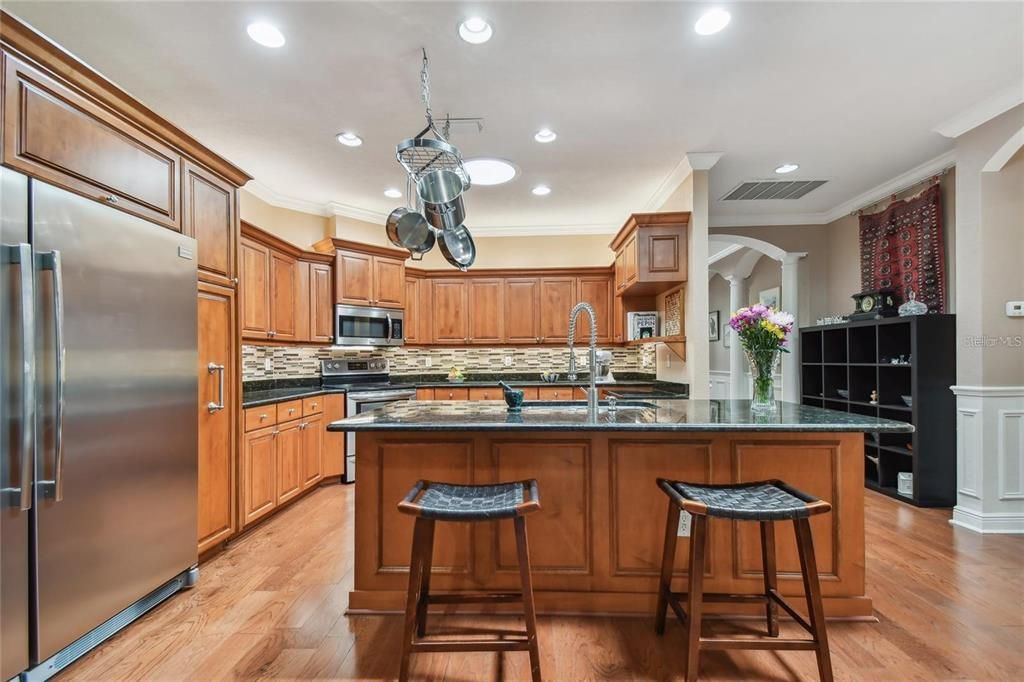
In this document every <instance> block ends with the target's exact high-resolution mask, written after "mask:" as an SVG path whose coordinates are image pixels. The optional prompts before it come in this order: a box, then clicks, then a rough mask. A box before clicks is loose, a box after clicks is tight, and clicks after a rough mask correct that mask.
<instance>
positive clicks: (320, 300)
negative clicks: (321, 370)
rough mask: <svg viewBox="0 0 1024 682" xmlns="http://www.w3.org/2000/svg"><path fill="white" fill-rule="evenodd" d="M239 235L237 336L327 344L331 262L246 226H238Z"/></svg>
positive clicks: (331, 310)
mask: <svg viewBox="0 0 1024 682" xmlns="http://www.w3.org/2000/svg"><path fill="white" fill-rule="evenodd" d="M242 232H243V237H242V240H241V245H240V247H239V249H240V253H241V258H240V262H241V268H240V270H241V283H240V289H241V296H242V336H243V337H244V338H250V339H265V340H272V341H302V342H313V343H331V342H332V341H333V340H334V288H333V281H332V280H333V277H332V268H331V260H332V259H331V258H330V257H329V256H326V255H324V254H320V253H314V252H311V251H302V250H301V249H299V248H297V247H295V246H294V245H292V244H289V243H288V242H285V241H283V240H281V239H279V238H277V237H275V236H274V235H272V234H270V233H268V232H265V231H263V230H261V229H259V228H257V227H255V226H253V225H250V224H248V223H243V224H242Z"/></svg>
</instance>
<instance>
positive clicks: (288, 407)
mask: <svg viewBox="0 0 1024 682" xmlns="http://www.w3.org/2000/svg"><path fill="white" fill-rule="evenodd" d="M301 416H302V401H301V400H289V401H288V402H286V403H278V404H277V423H278V424H283V423H284V422H287V421H291V420H292V419H298V418H299V417H301Z"/></svg>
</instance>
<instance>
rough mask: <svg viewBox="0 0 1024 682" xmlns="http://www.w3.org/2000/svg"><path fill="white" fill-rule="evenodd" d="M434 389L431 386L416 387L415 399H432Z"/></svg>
mask: <svg viewBox="0 0 1024 682" xmlns="http://www.w3.org/2000/svg"><path fill="white" fill-rule="evenodd" d="M433 399H434V389H432V388H417V389H416V400H433Z"/></svg>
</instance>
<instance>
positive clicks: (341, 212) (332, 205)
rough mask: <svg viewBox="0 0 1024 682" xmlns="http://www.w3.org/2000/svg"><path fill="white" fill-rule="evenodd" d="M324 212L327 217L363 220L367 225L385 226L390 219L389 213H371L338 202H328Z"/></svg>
mask: <svg viewBox="0 0 1024 682" xmlns="http://www.w3.org/2000/svg"><path fill="white" fill-rule="evenodd" d="M324 210H325V211H327V213H326V215H336V216H342V217H343V218H352V219H354V220H361V221H363V222H365V223H376V224H379V225H383V224H384V223H385V222H387V219H388V214H387V213H381V212H380V211H370V210H368V209H365V208H359V207H358V206H350V205H349V204H343V203H341V202H338V201H331V202H328V203H327V205H326V206H324Z"/></svg>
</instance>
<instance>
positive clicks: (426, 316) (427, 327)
mask: <svg viewBox="0 0 1024 682" xmlns="http://www.w3.org/2000/svg"><path fill="white" fill-rule="evenodd" d="M430 301H431V298H430V280H428V279H424V278H423V277H406V278H405V342H406V343H412V344H428V343H430V342H431V339H432V336H431V335H432V330H431V323H432V320H431V318H432V313H431V303H430Z"/></svg>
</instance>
